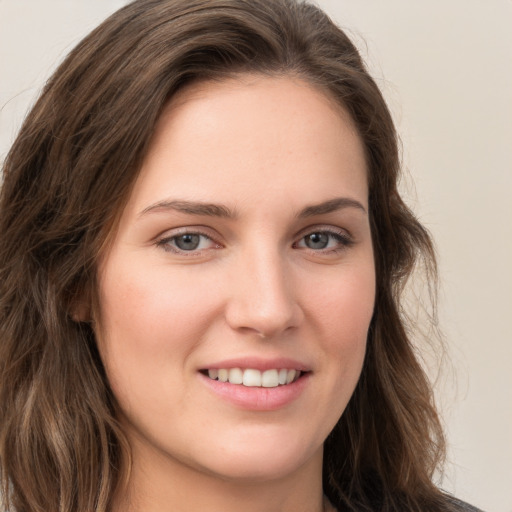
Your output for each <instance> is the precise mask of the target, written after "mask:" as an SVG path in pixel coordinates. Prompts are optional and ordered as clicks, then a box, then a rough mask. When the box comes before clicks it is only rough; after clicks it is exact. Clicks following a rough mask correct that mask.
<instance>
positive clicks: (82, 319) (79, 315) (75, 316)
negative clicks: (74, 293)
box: [69, 302, 91, 323]
mask: <svg viewBox="0 0 512 512" xmlns="http://www.w3.org/2000/svg"><path fill="white" fill-rule="evenodd" d="M69 316H70V317H71V319H72V320H73V322H76V323H89V322H90V321H91V308H90V307H89V305H88V304H86V303H85V302H80V303H77V304H75V305H73V307H72V308H71V314H70V315H69Z"/></svg>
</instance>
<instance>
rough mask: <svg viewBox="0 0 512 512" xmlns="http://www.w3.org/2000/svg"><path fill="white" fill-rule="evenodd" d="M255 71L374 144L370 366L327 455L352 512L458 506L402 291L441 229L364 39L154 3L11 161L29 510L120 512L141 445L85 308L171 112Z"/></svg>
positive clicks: (1, 216)
mask: <svg viewBox="0 0 512 512" xmlns="http://www.w3.org/2000/svg"><path fill="white" fill-rule="evenodd" d="M243 72H252V73H254V72H256V73H263V74H267V75H270V76H281V75H286V74H288V75H294V76H298V77H301V78H302V79H304V80H306V81H308V82H309V83H311V84H313V85H314V86H316V87H319V88H322V89H323V90H324V91H325V92H326V94H328V95H330V96H331V97H332V98H334V99H335V100H336V101H338V102H339V103H340V104H341V105H343V107H344V108H345V109H346V110H347V111H348V112H349V113H350V115H351V116H352V118H353V120H354V122H355V124H356V126H357V129H358V132H359V135H360V137H361V139H362V141H363V143H364V147H365V150H366V158H367V167H368V174H369V205H370V215H371V228H372V236H373V243H374V248H375V266H376V274H377V297H376V305H375V313H374V317H373V320H372V323H371V326H370V332H369V339H368V348H367V355H366V360H365V364H364V368H363V372H362V375H361V378H360V381H359V383H358V385H357V388H356V391H355V393H354V396H353V397H352V399H351V401H350V403H349V405H348V407H347V409H346V410H345V412H344V413H343V415H342V417H341V419H340V420H339V422H338V424H337V425H336V427H335V428H334V430H333V431H332V433H331V434H330V436H329V437H328V439H327V441H326V443H325V450H324V491H325V493H326V494H327V496H328V497H329V498H330V500H331V501H332V502H333V503H334V504H335V505H336V506H338V507H339V508H340V510H354V511H355V510H357V511H370V510H382V511H399V510H400V511H403V510H417V511H419V510H427V509H428V510H429V511H432V512H434V511H438V510H439V511H440V510H449V509H450V508H449V507H450V505H449V499H448V498H446V497H445V496H444V494H443V493H442V492H441V491H440V490H438V488H437V487H436V486H435V485H434V484H433V483H432V475H433V472H434V470H435V469H436V468H438V467H439V464H440V462H441V461H442V458H443V454H444V441H443V435H442V430H441V427H440V424H439V420H438V417H437V414H436V410H435V407H434V405H433V398H432V392H431V387H430V385H429V382H428V380H427V378H426V377H425V375H424V372H423V370H422V368H421V366H420V364H419V363H418V360H417V357H416V356H415V353H414V349H413V345H412V342H411V339H410V336H409V333H408V330H407V329H406V327H405V324H404V318H403V314H402V306H401V295H402V291H403V287H404V284H405V282H406V281H407V279H408V277H409V276H410V274H411V272H412V270H413V268H414V266H415V263H416V261H417V260H418V258H420V259H422V260H423V261H424V262H426V268H427V270H429V271H430V277H435V259H434V252H433V248H432V243H431V240H430V238H429V235H428V233H427V232H426V231H425V229H424V228H423V227H422V226H421V224H419V222H418V221H417V220H416V219H415V217H414V216H413V214H412V213H411V211H410V210H409V209H408V208H407V207H406V205H405V204H404V202H403V201H402V199H401V198H400V196H399V193H398V191H397V181H398V177H399V169H400V162H399V153H398V147H397V137H396V133H395V128H394V126H393V122H392V119H391V116H390V113H389V111H388V108H387V106H386V104H385V102H384V100H383V98H382V95H381V93H380V91H379V89H378V87H377V86H376V84H375V82H374V81H373V80H372V78H371V77H370V76H369V74H368V72H367V70H366V69H365V66H364V64H363V62H362V60H361V58H360V56H359V54H358V52H357V50H356V48H355V47H354V45H353V44H352V43H351V41H350V40H349V39H348V38H347V36H346V35H345V34H344V33H343V32H342V31H341V30H340V29H339V28H337V27H336V26H335V25H334V24H333V23H332V22H331V21H330V19H329V18H328V17H327V16H326V15H325V14H324V13H323V12H322V11H320V10H319V9H318V8H317V7H315V6H313V5H311V4H309V3H306V2H301V1H295V0H137V1H135V2H133V3H131V4H129V5H128V6H126V7H124V8H122V9H121V10H119V11H118V12H117V13H115V14H114V15H112V16H111V17H110V18H109V19H107V20H106V21H105V22H104V23H103V24H102V25H101V26H100V27H98V28H97V29H96V30H94V31H93V32H92V33H91V34H90V35H89V36H88V37H86V38H85V39H84V40H83V41H82V42H81V43H80V44H79V45H78V46H77V47H76V48H75V49H74V50H73V51H72V52H71V53H70V55H69V56H68V57H67V59H66V60H65V61H64V62H63V63H62V65H61V66H60V67H59V68H58V70H57V71H56V72H55V74H54V75H53V77H52V78H51V79H50V80H49V81H48V83H47V84H46V87H45V88H44V91H43V93H42V95H41V97H40V98H39V100H38V102H37V103H36V105H35V106H34V108H33V109H32V111H31V112H30V114H29V115H28V117H27V119H26V120H25V122H24V124H23V127H22V129H21V131H20V133H19V135H18V137H17V139H16V141H15V143H14V145H13V147H12V149H11V151H10V152H9V154H8V156H7V158H6V161H5V165H4V183H3V187H2V190H1V195H0V240H1V243H0V462H1V466H0V467H1V476H2V480H3V493H4V500H8V501H7V502H8V504H9V505H10V507H12V509H13V510H16V511H19V512H21V511H27V512H28V511H30V512H36V511H37V512H43V511H44V512H53V511H59V512H91V511H105V510H108V509H109V507H110V504H111V500H112V495H113V492H114V490H115V488H116V486H117V485H118V484H119V481H120V479H121V478H122V477H123V475H122V474H121V469H120V468H121V467H124V466H125V465H126V460H127V458H128V457H129V448H128V446H127V443H126V441H125V439H124V437H123V433H122V431H121V430H120V428H119V426H118V424H117V422H116V416H117V414H116V401H115V399H114V397H113V395H112V392H111V390H110V388H109V385H108V382H107V379H106V376H105V372H104V369H103V366H102V363H101V360H100V357H99V355H98V351H97V348H96V344H95V339H94V334H93V332H92V330H91V328H90V326H89V325H88V324H87V323H80V322H75V321H74V320H73V314H72V312H73V308H74V306H75V305H76V303H77V301H83V300H85V299H84V298H87V300H91V301H92V300H94V294H95V289H96V288H95V287H96V262H97V259H98V255H99V254H100V253H101V250H102V247H104V245H105V244H106V243H107V240H108V238H109V236H110V235H111V234H112V230H113V229H115V222H116V218H117V217H118V215H119V213H120V212H121V211H122V209H123V205H124V203H125V201H126V200H127V197H128V195H129V193H130V190H131V187H132V186H133V183H134V180H135V179H136V177H137V173H138V171H139V169H140V166H141V162H142V160H143V159H144V156H145V154H146V151H147V148H148V144H149V141H150V139H151V136H152V133H153V130H154V127H155V123H156V121H157V120H158V118H159V115H160V113H161V112H162V109H163V108H164V106H165V105H166V103H167V102H168V100H169V98H170V97H171V96H172V95H173V94H174V93H175V92H176V91H177V90H178V89H180V88H182V87H184V86H185V85H186V84H187V83H190V82H191V81H196V80H212V79H222V78H223V77H226V76H232V75H233V74H237V73H243Z"/></svg>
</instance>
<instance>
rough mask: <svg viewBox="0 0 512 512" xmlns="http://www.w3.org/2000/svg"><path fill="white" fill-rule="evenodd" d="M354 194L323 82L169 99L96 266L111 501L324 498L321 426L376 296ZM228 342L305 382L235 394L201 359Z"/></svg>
mask: <svg viewBox="0 0 512 512" xmlns="http://www.w3.org/2000/svg"><path fill="white" fill-rule="evenodd" d="M336 198H344V199H345V201H344V202H343V201H342V202H338V203H337V204H336V205H334V206H333V203H330V205H331V209H333V211H329V212H325V211H323V212H322V211H320V210H319V209H316V210H311V209H309V210H306V211H305V209H307V208H308V207H310V206H312V205H318V204H323V203H325V202H329V201H332V200H333V199H336ZM347 199H348V200H349V201H348V202H347ZM173 201H174V203H172V202H173ZM175 201H180V202H183V201H189V202H190V201H191V202H200V203H213V204H215V205H220V207H219V208H220V210H219V209H213V210H214V211H209V212H204V211H203V212H201V211H191V210H190V209H189V211H181V209H179V210H176V209H175V208H174V207H172V205H174V206H176V204H177V203H175ZM171 203H172V204H171ZM179 205H181V206H183V204H182V203H180V204H179ZM210 210H212V208H210ZM227 210H229V212H230V215H231V216H229V217H228V216H225V215H224V214H225V213H226V212H227ZM324 210H325V208H324ZM367 211H368V186H367V178H366V165H365V159H364V151H363V147H362V143H361V140H360V138H359V137H358V135H357V133H356V130H355V128H354V126H353V123H352V121H351V119H350V117H349V116H348V115H347V113H346V112H344V111H343V110H342V109H341V108H340V107H339V106H337V105H335V103H334V102H333V101H332V100H331V99H330V98H329V97H328V96H327V95H326V94H324V93H323V92H321V91H319V90H317V89H315V88H313V87H312V86H310V85H308V84H307V83H305V82H303V81H301V80H299V79H297V78H291V77H278V78H276V77H273V78H271V77H262V76H254V75H243V76H239V77H236V78H233V79H229V80H226V81H222V82H220V83H219V82H215V83H212V82H208V83H200V84H194V85H192V86H189V87H188V88H186V89H184V90H183V91H181V92H180V93H179V94H178V95H176V96H175V97H174V98H173V99H172V100H171V102H170V104H169V105H168V106H167V108H166V110H165V112H164V113H163V115H162V117H161V119H160V120H159V123H158V125H157V127H156V132H155V135H154V139H153V141H152V144H151V147H150V151H149V153H148V155H147V157H146V159H145V161H144V164H143V166H142V170H141V173H140V175H139V178H138V180H137V181H136V183H135V185H134V188H133V191H132V194H131V197H130V198H129V201H128V203H127V205H126V208H125V210H124V211H123V213H122V215H121V219H120V223H119V227H118V230H117V232H116V233H115V236H114V238H113V242H112V244H111V246H110V248H109V250H108V252H107V254H106V255H105V256H104V257H103V259H102V261H101V262H100V266H99V298H100V310H99V315H98V317H97V320H96V334H97V338H98V346H99V349H100V353H101V357H102V359H103V362H104V364H105V368H106V371H107V375H108V378H109V381H110V384H111V386H112V390H113V392H114V394H115V396H116V397H117V399H118V401H119V404H120V407H121V410H122V418H121V422H122V424H123V426H124V428H125V431H126V435H127V437H128V439H129V441H130V443H131V446H132V451H133V466H132V471H131V476H130V479H129V482H128V487H127V488H122V489H120V490H119V492H118V494H117V498H116V503H115V507H114V509H115V510H119V511H120V510H124V511H126V510H128V511H143V510H144V511H152V512H160V511H169V510H172V511H183V512H184V511H187V512H194V511H204V510H212V511H218V510H219V511H220V510H222V511H223V512H230V511H235V510H236V511H237V512H238V511H239V510H244V511H249V512H251V511H254V512H255V511H263V510H265V511H270V512H272V511H276V512H277V511H280V512H288V511H290V512H291V511H292V510H293V511H294V512H297V511H304V512H306V511H307V512H314V511H317V512H318V511H320V510H324V504H323V498H322V484H321V470H322V448H323V443H324V440H325V438H326V437H327V435H328V433H329V432H330V430H331V429H332V428H333V427H334V425H335V424H336V422H337V420H338V419H339V417H340V416H341V414H342V413H343V410H344V409H345V407H346V405H347V403H348V401H349V399H350V396H351V395H352V393H353V391H354V388H355V386H356V383H357V380H358V378H359V375H360V372H361V367H362V363H363V359H364V354H365V346H366V337H367V331H368V327H369V324H370V320H371V316H372V312H373V306H374V298H375V273H374V261H373V249H372V243H371V235H370V226H369V219H368V215H367V213H366V212H367ZM300 212H302V216H301V215H300ZM307 212H309V215H305V213H307ZM206 213H209V214H206ZM211 213H223V215H221V216H219V215H211ZM184 233H201V237H200V238H199V242H200V244H199V246H198V247H197V248H196V249H194V250H186V251H183V250H180V249H179V247H178V245H177V244H178V243H182V242H183V240H184V239H183V238H181V239H178V238H176V237H178V236H179V235H183V234H184ZM312 233H322V234H323V235H324V238H322V240H324V241H326V244H327V245H326V246H325V247H322V248H320V249H319V248H318V247H319V246H318V245H314V246H313V247H311V245H312V244H311V242H312V240H313V239H315V238H314V236H313V238H309V237H308V235H311V234H312ZM347 240H348V243H347ZM186 247H187V249H188V248H190V245H189V246H186ZM237 357H257V358H261V359H264V360H269V359H270V360H272V359H275V358H282V357H288V358H293V359H294V360H299V361H300V362H302V363H304V364H305V365H307V368H308V375H307V381H306V384H305V385H304V386H303V389H302V391H301V393H300V394H299V395H298V396H297V397H296V398H295V399H294V400H292V401H291V402H289V403H286V404H285V405H284V406H282V407H279V408H277V409H276V410H268V411H267V410H265V411H261V410H251V409H247V408H243V407H239V406H237V405H235V404H233V403H231V402H229V401H228V400H225V399H224V398H223V397H221V396H219V395H217V394H216V393H215V392H213V391H212V390H211V389H210V388H209V387H208V386H207V385H205V377H204V375H202V374H201V373H200V370H202V369H205V368H208V367H209V366H211V365H212V364H213V363H214V362H218V361H222V360H226V359H231V358H237Z"/></svg>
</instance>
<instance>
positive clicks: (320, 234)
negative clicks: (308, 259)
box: [296, 231, 352, 251]
mask: <svg viewBox="0 0 512 512" xmlns="http://www.w3.org/2000/svg"><path fill="white" fill-rule="evenodd" d="M351 243H352V240H351V239H350V237H349V236H348V235H346V234H342V233H337V232H334V231H314V232H312V233H308V234H307V235H306V236H304V237H302V238H301V239H300V240H299V242H298V243H297V245H296V246H297V247H301V248H302V247H303V248H307V249H312V250H314V251H324V250H326V249H327V250H336V249H343V248H344V247H347V246H349V245H350V244H351Z"/></svg>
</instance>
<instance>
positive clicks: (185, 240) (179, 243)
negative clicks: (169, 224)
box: [157, 232, 218, 253]
mask: <svg viewBox="0 0 512 512" xmlns="http://www.w3.org/2000/svg"><path fill="white" fill-rule="evenodd" d="M157 245H158V246H160V247H163V248H164V250H166V251H170V252H175V253H187V252H189V253H191V252H196V251H202V250H205V249H211V248H215V247H218V244H216V243H215V242H214V241H213V240H212V239H211V238H210V237H209V236H208V235H205V234H203V233H194V232H186V233H180V234H179V235H175V236H170V237H166V238H163V239H161V240H159V241H158V243H157Z"/></svg>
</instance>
